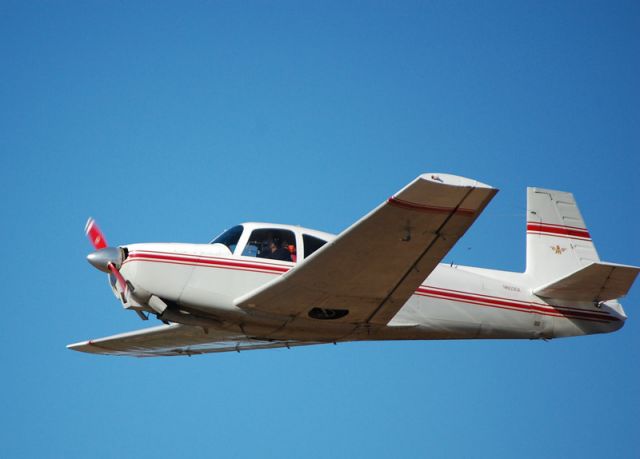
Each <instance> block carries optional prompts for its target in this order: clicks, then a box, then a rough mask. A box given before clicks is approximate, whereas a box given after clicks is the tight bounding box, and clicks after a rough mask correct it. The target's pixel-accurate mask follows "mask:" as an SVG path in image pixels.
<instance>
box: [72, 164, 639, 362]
mask: <svg viewBox="0 0 640 459" xmlns="http://www.w3.org/2000/svg"><path fill="white" fill-rule="evenodd" d="M497 192H498V190H497V189H496V188H493V187H491V186H489V185H486V184H484V183H480V182H478V181H475V180H472V179H468V178H464V177H460V176H455V175H450V174H440V173H427V174H422V175H420V176H418V177H417V178H416V179H415V180H413V181H412V182H411V183H409V184H408V185H407V186H405V187H404V188H402V189H401V190H400V191H399V192H397V193H396V194H394V195H392V196H391V197H390V198H388V199H387V200H386V201H384V202H383V203H382V204H380V205H379V206H378V207H377V208H375V209H374V210H372V211H371V212H370V213H369V214H367V215H365V216H364V217H363V218H361V219H360V220H359V221H357V222H356V223H354V224H353V225H351V226H350V227H348V228H347V229H346V230H344V231H343V232H342V233H340V234H339V235H337V236H336V235H332V234H329V233H325V232H321V231H315V230H312V229H308V228H303V227H300V226H291V225H278V224H270V223H257V222H249V223H243V224H241V225H238V226H234V227H232V228H230V229H228V230H226V231H224V232H223V233H222V234H220V235H219V236H218V237H216V238H215V239H214V240H213V241H211V242H210V243H208V244H182V243H144V244H129V245H122V246H117V247H112V246H108V244H107V242H106V240H105V237H104V235H103V233H102V232H101V230H100V229H99V227H98V225H97V224H96V222H95V221H94V220H93V219H91V218H90V219H89V221H88V222H87V226H86V228H85V232H86V234H87V235H88V237H89V239H90V240H91V242H92V244H93V246H94V248H95V251H94V252H93V253H91V254H90V255H89V256H88V257H87V258H88V261H89V262H90V263H91V264H92V265H93V266H95V267H96V268H97V269H99V270H101V271H104V272H106V273H108V278H109V285H110V287H111V289H112V290H113V293H114V294H115V296H116V298H117V299H118V301H120V302H121V303H122V305H123V307H124V308H125V309H128V310H131V311H134V312H136V313H137V314H138V315H139V316H140V318H142V319H143V320H147V319H148V318H149V317H151V316H155V317H156V318H157V319H159V320H160V321H162V322H163V324H162V325H159V326H155V327H152V328H145V329H141V330H137V331H132V332H129V333H122V334H118V335H114V336H108V337H105V338H98V339H92V340H89V341H82V342H78V343H75V344H70V345H68V346H67V347H68V348H69V349H72V350H75V351H81V352H88V353H93V354H109V355H123V356H136V357H154V356H180V355H183V356H184V355H186V356H192V355H197V354H206V353H215V352H227V351H237V352H240V351H245V350H252V349H270V348H281V347H287V348H290V347H294V346H303V345H312V344H323V343H334V344H335V343H342V342H350V341H371V340H436V339H438V340H440V339H543V340H549V339H553V338H560V337H569V336H581V335H591V334H596V333H609V332H613V331H616V330H619V329H620V328H621V327H622V326H623V325H624V322H625V320H626V318H627V316H626V315H625V312H624V310H623V308H622V306H621V304H620V303H619V302H618V299H619V298H621V297H623V296H624V295H626V294H627V292H628V291H629V289H630V288H631V286H632V284H633V282H634V280H635V278H636V276H637V274H638V272H639V271H640V268H639V267H635V266H626V265H620V264H615V263H606V262H602V261H600V258H599V257H598V253H597V252H596V249H595V246H594V244H593V241H592V240H591V236H590V234H589V231H588V230H587V227H586V225H585V223H584V220H583V218H582V215H581V214H580V211H579V210H578V207H577V205H576V201H575V199H574V197H573V195H572V194H571V193H567V192H561V191H554V190H548V189H543V188H527V223H526V231H527V235H526V269H525V271H524V272H508V271H499V270H493V269H486V268H478V267H469V266H460V265H453V264H443V263H442V260H443V258H444V257H445V255H446V254H447V253H448V252H449V250H450V249H451V248H452V247H453V246H454V244H455V243H456V242H457V241H458V240H459V239H460V238H461V237H462V236H463V235H464V234H465V232H466V231H467V230H468V229H469V228H470V227H471V225H472V224H473V222H474V221H475V220H476V218H478V216H479V215H480V214H481V213H482V211H483V210H484V208H485V207H486V206H487V204H488V203H489V202H490V201H491V199H492V198H493V197H494V196H495V195H496V193H497Z"/></svg>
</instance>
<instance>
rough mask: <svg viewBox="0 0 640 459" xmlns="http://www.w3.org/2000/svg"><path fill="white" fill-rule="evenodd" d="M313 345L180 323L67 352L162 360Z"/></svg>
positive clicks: (88, 343) (82, 344)
mask: <svg viewBox="0 0 640 459" xmlns="http://www.w3.org/2000/svg"><path fill="white" fill-rule="evenodd" d="M310 344H321V343H317V342H307V341H295V340H290V341H282V340H280V341H265V340H257V339H252V338H250V337H248V336H246V335H243V334H234V333H230V332H227V331H224V330H214V329H208V331H206V332H205V331H204V329H203V328H201V327H191V326H187V325H181V324H171V325H161V326H159V327H153V328H146V329H142V330H136V331H133V332H128V333H121V334H118V335H113V336H107V337H105V338H98V339H94V340H90V341H82V342H79V343H75V344H69V345H68V346H67V348H68V349H71V350H74V351H80V352H88V353H92V354H106V355H125V356H132V357H160V356H178V355H188V356H191V355H197V354H208V353H214V352H232V351H237V352H240V351H245V350H255V349H273V348H279V347H293V346H302V345H310Z"/></svg>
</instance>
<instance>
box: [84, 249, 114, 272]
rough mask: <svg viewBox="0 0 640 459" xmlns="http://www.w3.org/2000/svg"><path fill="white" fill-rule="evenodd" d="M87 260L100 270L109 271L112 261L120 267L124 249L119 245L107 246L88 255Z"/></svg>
mask: <svg viewBox="0 0 640 459" xmlns="http://www.w3.org/2000/svg"><path fill="white" fill-rule="evenodd" d="M87 261H88V262H89V263H91V264H92V265H93V266H94V267H95V268H97V269H99V270H100V271H104V272H105V273H108V272H109V267H108V266H109V264H110V263H112V264H113V265H114V266H115V267H116V268H120V264H121V263H122V251H121V250H120V249H119V248H118V247H105V248H104V249H100V250H96V251H95V252H92V253H90V254H89V255H87Z"/></svg>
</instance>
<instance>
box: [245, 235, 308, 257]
mask: <svg viewBox="0 0 640 459" xmlns="http://www.w3.org/2000/svg"><path fill="white" fill-rule="evenodd" d="M242 255H243V256H245V257H257V258H267V259H271V260H282V261H296V237H295V235H294V234H293V232H292V231H289V230H282V229H273V228H261V229H256V230H253V232H252V233H251V236H249V240H248V241H247V245H246V247H245V248H244V250H243V252H242Z"/></svg>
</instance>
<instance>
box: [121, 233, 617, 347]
mask: <svg viewBox="0 0 640 459" xmlns="http://www.w3.org/2000/svg"><path fill="white" fill-rule="evenodd" d="M223 248H224V247H223ZM127 250H128V257H127V259H126V260H125V261H124V263H123V265H122V268H121V272H122V274H123V276H124V277H125V278H126V279H128V280H131V282H132V284H133V285H134V286H135V287H136V288H141V289H144V290H145V291H147V292H150V293H152V294H153V295H156V296H158V297H160V298H162V299H163V300H166V301H168V302H171V303H172V304H176V305H179V306H180V307H181V308H183V309H184V310H185V311H189V312H190V313H193V314H195V315H197V316H199V317H203V318H211V319H212V320H215V321H218V323H220V326H221V327H225V328H227V329H230V330H238V331H242V332H243V333H246V334H250V335H253V336H256V337H260V338H263V339H305V340H315V341H352V340H377V339H465V338H467V339H469V338H527V339H539V338H542V339H551V338H555V337H565V336H577V335H586V334H593V333H606V332H611V331H615V330H618V329H619V328H621V327H622V325H623V324H624V320H625V319H626V316H625V315H624V312H623V310H622V308H621V306H620V305H619V304H618V303H617V302H615V301H609V302H607V303H604V304H602V305H599V306H596V305H594V304H592V303H578V304H563V303H562V302H559V301H553V302H550V301H545V300H543V299H541V298H539V297H537V296H535V295H533V294H532V293H531V289H532V285H528V282H527V281H528V277H527V274H526V273H512V272H505V271H496V270H488V269H480V268H470V267H464V266H455V265H453V266H450V265H444V264H440V265H439V266H438V267H437V268H436V269H435V270H434V271H433V272H432V273H431V275H430V276H429V277H428V278H427V279H425V281H424V282H423V283H422V285H421V286H420V287H419V288H418V289H417V290H416V291H415V293H414V294H413V296H411V297H410V299H409V300H408V301H407V302H406V303H405V304H404V306H403V307H402V308H401V309H400V310H399V311H398V313H397V314H396V315H395V317H394V318H393V319H392V320H391V321H390V322H389V323H388V324H387V325H386V326H363V325H352V324H348V323H345V322H342V323H326V322H325V321H318V320H314V319H311V318H309V317H277V316H269V315H266V314H256V313H254V312H247V311H245V310H243V309H240V308H238V307H236V305H235V301H237V299H238V298H241V297H242V296H243V295H245V294H247V293H249V292H251V291H253V290H255V289H256V288H258V287H260V286H262V285H264V284H266V283H268V282H270V281H272V280H274V279H277V278H278V277H279V276H282V275H285V274H286V273H287V272H288V271H289V270H291V269H295V266H296V263H293V262H286V261H278V260H265V259H260V258H256V257H249V256H242V255H237V254H236V255H234V254H231V253H228V252H225V250H221V248H220V247H219V244H213V245H212V244H133V245H129V246H127ZM300 263H304V260H299V261H298V264H300ZM112 286H113V288H114V289H117V286H116V285H113V284H112Z"/></svg>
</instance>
